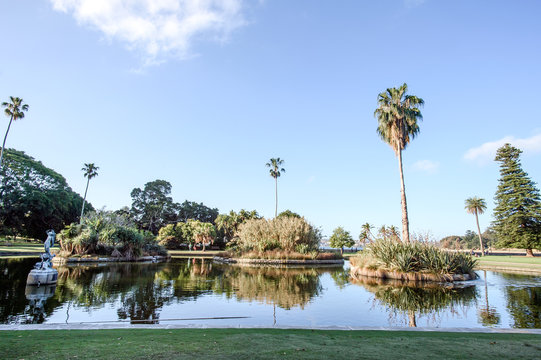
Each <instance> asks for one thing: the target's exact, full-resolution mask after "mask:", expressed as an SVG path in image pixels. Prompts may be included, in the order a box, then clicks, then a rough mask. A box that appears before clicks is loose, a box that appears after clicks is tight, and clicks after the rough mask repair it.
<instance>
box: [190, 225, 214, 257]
mask: <svg viewBox="0 0 541 360" xmlns="http://www.w3.org/2000/svg"><path fill="white" fill-rule="evenodd" d="M190 225H191V226H192V228H193V240H194V242H195V243H196V244H202V245H203V251H205V249H206V247H207V246H208V245H209V244H211V243H213V242H214V239H215V238H216V228H215V227H214V225H212V224H211V223H206V222H201V221H197V220H192V221H191V224H190Z"/></svg>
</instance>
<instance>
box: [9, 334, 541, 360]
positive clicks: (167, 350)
mask: <svg viewBox="0 0 541 360" xmlns="http://www.w3.org/2000/svg"><path fill="white" fill-rule="evenodd" d="M0 340H1V341H0V354H2V358H3V359H52V358H54V359H115V360H120V359H130V360H135V359H148V358H151V359H153V360H157V359H178V358H182V359H198V360H201V359H209V358H210V359H235V360H239V359H400V360H406V359H415V360H420V359H490V360H494V359H539V358H541V336H540V335H531V334H483V333H443V332H407V331H396V332H395V331H320V330H315V331H314V330H279V329H171V330H167V329H159V330H149V329H145V330H143V329H122V330H28V331H2V332H0Z"/></svg>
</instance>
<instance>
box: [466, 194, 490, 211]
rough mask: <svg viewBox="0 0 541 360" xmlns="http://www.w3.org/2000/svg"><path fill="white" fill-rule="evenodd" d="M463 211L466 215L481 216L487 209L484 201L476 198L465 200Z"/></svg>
mask: <svg viewBox="0 0 541 360" xmlns="http://www.w3.org/2000/svg"><path fill="white" fill-rule="evenodd" d="M464 209H466V212H467V213H468V214H474V215H475V214H483V213H484V212H485V210H486V209H487V204H486V202H485V199H481V198H479V197H477V196H474V197H471V198H468V199H466V201H465V206H464Z"/></svg>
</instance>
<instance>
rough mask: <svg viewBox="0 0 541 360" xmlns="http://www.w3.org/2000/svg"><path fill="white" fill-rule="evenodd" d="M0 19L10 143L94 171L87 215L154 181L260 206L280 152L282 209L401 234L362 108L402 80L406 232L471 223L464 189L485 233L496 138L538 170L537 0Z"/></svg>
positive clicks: (74, 1)
mask: <svg viewBox="0 0 541 360" xmlns="http://www.w3.org/2000/svg"><path fill="white" fill-rule="evenodd" d="M0 12H1V13H2V14H4V16H3V21H2V22H0V31H1V33H2V34H4V46H3V47H2V56H1V57H0V97H1V99H2V101H6V100H7V99H8V97H9V96H19V97H22V98H23V99H24V100H25V102H26V103H28V104H29V105H30V110H29V112H28V113H27V116H26V118H25V119H23V120H22V121H20V122H17V123H15V124H14V125H13V126H12V128H11V131H10V134H9V137H8V141H7V146H8V147H14V148H16V149H20V150H24V151H25V152H27V153H28V154H30V155H31V156H33V157H35V158H37V159H39V160H41V161H42V162H43V163H44V164H45V165H47V166H48V167H51V168H53V169H54V170H56V171H58V172H59V173H61V174H62V175H64V176H65V177H66V179H67V180H68V183H69V184H70V186H71V187H72V188H73V189H74V190H75V191H77V192H79V193H81V194H82V193H83V192H84V186H85V179H84V178H83V174H82V172H81V170H80V169H81V167H82V165H83V163H88V162H94V163H96V165H98V166H99V167H100V171H99V173H100V174H99V176H98V177H97V178H95V179H93V180H92V181H91V184H90V189H89V193H88V200H89V201H90V202H92V204H93V205H94V206H95V207H98V208H100V207H106V208H107V209H110V210H114V209H118V208H120V207H122V206H125V205H128V206H129V205H130V204H131V198H130V192H131V190H132V189H133V188H134V187H142V186H143V185H144V184H145V183H146V182H148V181H152V180H155V179H164V180H167V181H169V182H171V184H172V185H173V198H174V199H175V201H179V202H182V201H184V200H186V199H187V200H190V201H197V202H203V203H205V204H206V205H208V206H211V207H217V208H219V209H220V211H221V212H228V211H229V210H231V209H233V210H239V209H241V208H245V209H256V210H258V211H259V213H260V214H262V215H264V216H267V217H271V216H273V214H274V183H273V179H272V178H271V177H270V176H269V175H268V170H267V169H266V168H265V163H266V162H267V161H268V160H269V159H270V158H271V157H280V158H282V159H285V164H284V167H285V168H286V173H285V174H284V176H283V177H281V178H280V179H279V184H278V186H279V209H280V210H285V209H291V210H293V211H295V212H298V213H300V214H302V215H304V216H305V217H306V218H307V219H309V220H310V221H311V222H312V223H313V224H314V225H316V226H320V227H321V228H322V229H323V231H324V233H325V234H327V235H330V233H331V232H332V230H333V229H334V228H335V227H337V226H343V227H344V228H345V229H346V230H349V231H350V232H351V233H352V235H353V236H355V237H357V236H358V234H359V231H360V226H361V224H362V223H365V222H370V223H372V224H374V225H376V226H380V225H382V224H387V225H391V224H394V225H397V226H399V225H400V222H401V215H400V214H401V213H400V183H399V176H398V163H397V160H396V158H395V156H394V153H393V152H392V150H391V149H390V148H389V146H388V145H386V144H385V143H383V142H382V141H381V140H380V139H379V138H378V136H377V134H376V123H377V122H376V120H375V119H374V117H373V112H374V109H375V107H376V106H377V95H378V93H380V92H382V91H384V90H385V89H386V88H388V87H396V86H399V85H401V84H402V83H403V82H407V84H408V86H409V90H410V93H412V94H415V95H417V96H419V97H422V98H423V99H424V100H425V107H424V108H423V111H422V112H423V116H424V120H423V122H422V124H421V133H420V135H419V136H418V137H417V138H416V139H415V140H414V141H413V142H412V143H411V145H410V146H409V147H408V148H407V149H406V151H405V152H404V172H405V181H406V190H407V196H408V207H409V214H410V223H411V229H412V230H414V231H417V232H426V231H430V232H431V233H432V234H433V235H434V237H435V238H436V239H439V238H441V237H443V236H446V235H451V234H463V233H464V232H465V231H466V230H467V229H474V228H475V220H474V218H473V217H472V216H471V215H468V214H466V213H465V211H464V200H465V199H466V198H467V197H470V196H481V197H483V198H485V199H486V200H487V204H488V205H489V209H488V211H487V214H485V215H483V216H481V218H480V222H481V227H482V228H485V227H486V226H487V225H488V224H489V223H490V221H491V213H492V208H493V200H492V199H493V196H494V192H495V190H496V187H497V179H498V177H499V174H498V167H497V164H496V163H495V162H494V161H493V160H492V159H493V156H494V153H495V150H496V148H497V147H498V146H499V145H501V144H503V143H505V142H507V141H508V142H511V143H513V144H515V145H516V146H518V147H520V148H521V149H523V150H524V154H523V159H522V163H523V168H524V169H525V170H526V171H527V172H528V173H529V175H530V177H531V178H532V179H533V180H534V181H536V182H539V181H541V166H540V165H539V164H540V160H541V107H540V106H538V104H539V93H538V87H539V83H541V66H539V59H540V58H541V23H540V22H539V21H538V15H539V14H540V13H541V3H539V2H538V1H533V0H532V1H520V2H509V1H475V2H474V1H453V2H449V1H447V2H443V1H435V0H426V1H422V0H405V1H404V0H392V1H391V0H387V1H353V0H352V1H340V2H336V1H332V2H331V1H313V0H304V1H301V0H299V1H285V0H281V1H279V0H265V1H246V0H245V1H242V0H227V1H216V0H206V1H194V0H183V1H180V0H160V1H156V0H154V1H151V0H132V1H127V0H124V1H121V0H38V1H30V0H19V1H9V2H8V1H4V2H1V3H0ZM7 120H8V119H7V118H5V119H4V125H2V126H4V127H7V123H8V121H7ZM0 130H1V129H0ZM2 131H5V130H2Z"/></svg>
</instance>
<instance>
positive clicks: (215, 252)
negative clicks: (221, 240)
mask: <svg viewBox="0 0 541 360" xmlns="http://www.w3.org/2000/svg"><path fill="white" fill-rule="evenodd" d="M167 252H168V253H169V255H171V256H208V257H214V256H216V255H218V254H219V253H220V252H222V251H221V250H205V251H202V250H196V251H190V250H167Z"/></svg>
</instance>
